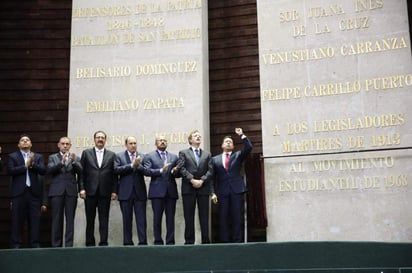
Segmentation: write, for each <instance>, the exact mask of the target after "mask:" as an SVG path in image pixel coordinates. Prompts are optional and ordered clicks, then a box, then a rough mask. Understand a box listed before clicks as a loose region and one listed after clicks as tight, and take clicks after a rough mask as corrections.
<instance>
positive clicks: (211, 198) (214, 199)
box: [210, 193, 218, 204]
mask: <svg viewBox="0 0 412 273" xmlns="http://www.w3.org/2000/svg"><path fill="white" fill-rule="evenodd" d="M210 200H212V202H213V204H217V202H218V200H217V195H216V194H214V193H212V196H211V197H210Z"/></svg>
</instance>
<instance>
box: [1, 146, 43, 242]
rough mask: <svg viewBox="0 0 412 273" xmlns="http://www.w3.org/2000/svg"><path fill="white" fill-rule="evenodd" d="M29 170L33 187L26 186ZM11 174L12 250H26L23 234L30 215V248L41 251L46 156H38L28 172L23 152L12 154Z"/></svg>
mask: <svg viewBox="0 0 412 273" xmlns="http://www.w3.org/2000/svg"><path fill="white" fill-rule="evenodd" d="M27 170H28V174H29V177H30V184H31V185H30V187H27V185H26V175H27ZM8 173H9V175H11V184H10V195H11V202H12V203H11V204H12V211H11V214H12V223H11V225H12V226H11V247H12V248H19V247H21V246H22V234H21V233H22V231H23V225H24V221H25V217H26V216H27V215H28V217H29V219H28V222H29V233H30V234H29V235H30V236H29V237H30V247H39V246H40V218H41V211H40V209H41V205H42V204H41V203H42V200H43V189H44V188H43V179H42V176H43V175H44V174H45V173H46V168H45V166H44V162H43V156H42V155H41V154H38V153H35V154H34V162H33V165H32V166H31V167H29V168H28V169H27V168H26V166H25V161H24V158H23V155H22V153H21V151H17V152H14V153H11V154H10V155H9V160H8ZM27 209H28V211H27Z"/></svg>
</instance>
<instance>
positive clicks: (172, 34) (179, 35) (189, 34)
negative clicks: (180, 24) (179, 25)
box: [159, 28, 202, 41]
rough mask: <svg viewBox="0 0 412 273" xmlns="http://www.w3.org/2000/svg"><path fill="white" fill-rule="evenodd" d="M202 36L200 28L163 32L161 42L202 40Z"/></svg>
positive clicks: (161, 32)
mask: <svg viewBox="0 0 412 273" xmlns="http://www.w3.org/2000/svg"><path fill="white" fill-rule="evenodd" d="M201 35H202V32H201V30H200V28H192V29H175V30H162V31H160V37H159V39H160V40H161V41H174V40H193V39H200V37H201Z"/></svg>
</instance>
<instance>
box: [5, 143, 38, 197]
mask: <svg viewBox="0 0 412 273" xmlns="http://www.w3.org/2000/svg"><path fill="white" fill-rule="evenodd" d="M7 166H8V173H9V175H11V176H12V177H11V185H10V195H11V197H17V196H19V195H22V194H23V193H24V191H25V189H26V167H25V163H24V158H23V155H22V154H21V152H20V151H17V152H14V153H11V154H10V155H9V159H8V165H7ZM44 174H46V167H45V166H44V162H43V156H42V155H41V154H38V153H35V154H34V163H33V166H32V167H30V168H29V176H30V183H31V192H32V194H33V195H34V196H37V197H39V198H40V199H41V200H42V199H43V179H42V177H41V176H42V175H44ZM39 175H41V176H39Z"/></svg>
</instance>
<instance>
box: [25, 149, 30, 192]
mask: <svg viewBox="0 0 412 273" xmlns="http://www.w3.org/2000/svg"><path fill="white" fill-rule="evenodd" d="M27 160H29V153H24V163H25V164H26V162H27ZM26 186H27V187H30V186H31V182H30V175H29V169H27V170H26Z"/></svg>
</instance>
